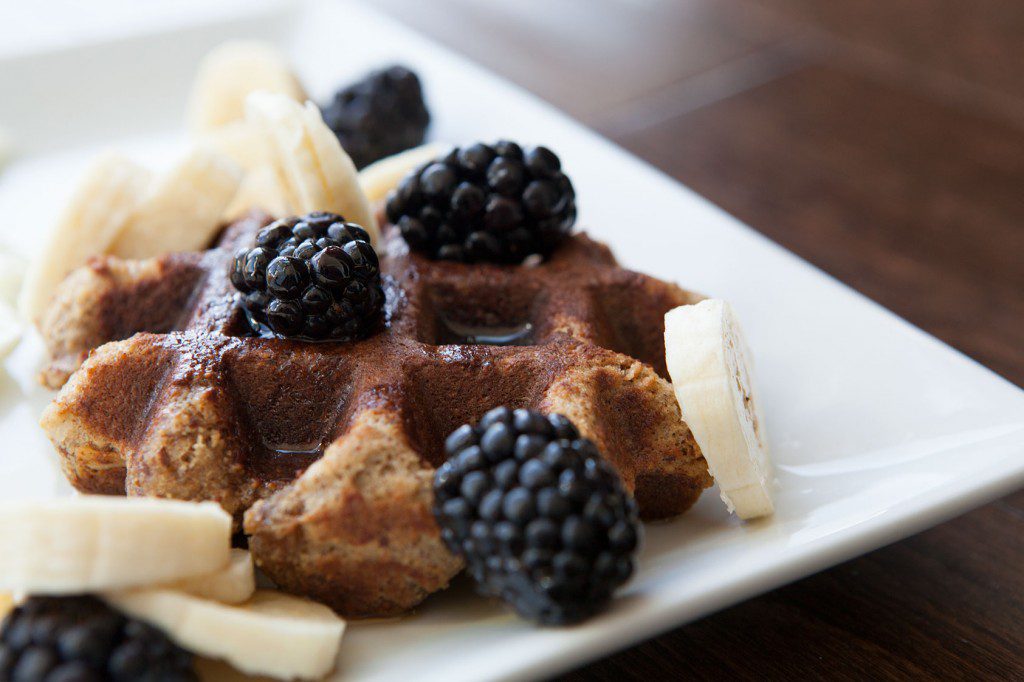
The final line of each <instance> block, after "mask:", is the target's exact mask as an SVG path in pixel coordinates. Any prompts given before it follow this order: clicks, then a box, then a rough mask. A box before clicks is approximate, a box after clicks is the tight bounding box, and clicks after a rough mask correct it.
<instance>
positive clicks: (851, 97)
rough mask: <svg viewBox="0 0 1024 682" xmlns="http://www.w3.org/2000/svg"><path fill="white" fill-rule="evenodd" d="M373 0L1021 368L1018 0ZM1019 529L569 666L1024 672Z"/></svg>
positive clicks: (822, 674)
mask: <svg viewBox="0 0 1024 682" xmlns="http://www.w3.org/2000/svg"><path fill="white" fill-rule="evenodd" d="M376 6H378V7H380V8H383V9H384V10H385V11H387V12H388V13H389V14H391V15H392V16H393V17H395V18H397V19H399V20H401V21H403V22H405V23H406V24H408V25H411V26H413V27H414V28H416V29H417V30H419V31H421V32H423V33H425V34H426V35H428V36H431V37H433V38H435V39H437V40H438V41H440V42H442V43H444V44H445V45H447V46H448V47H450V48H452V49H454V50H456V51H458V52H461V53H463V54H465V55H467V56H468V57H470V58H472V59H473V60H475V61H477V62H479V63H481V64H483V65H484V66H486V67H488V68H490V69H492V70H494V71H495V72H497V73H499V74H501V75H503V76H505V77H507V78H509V79H511V80H513V81H515V82H517V83H519V84H520V85H522V86H524V87H525V88H527V89H529V90H531V91H533V92H534V93H536V94H538V95H540V96H541V97H543V98H544V99H546V100H548V101H549V102H551V103H553V104H554V105H556V106H557V107H559V108H561V109H563V110H564V111H566V112H568V113H569V114H570V115H572V116H574V117H575V118H577V119H579V120H580V121H582V122H583V123H585V124H587V125H588V126H591V127H593V128H594V129H596V130H598V131H599V132H601V133H602V134H604V135H606V136H607V137H609V138H611V139H612V140H614V141H615V142H617V143H619V144H621V145H622V146H624V147H626V148H627V149H629V150H630V151H632V152H634V153H635V154H637V155H639V156H640V157H642V158H644V159H646V160H647V161H649V162H650V163H652V164H654V165H655V166H657V167H659V168H660V169H662V170H663V171H665V172H666V173H668V174H669V175H672V176H673V177H675V178H676V179H678V180H679V181H681V182H683V183H684V184H686V185H688V186H690V187H691V188H693V189H694V190H696V191H697V192H699V193H700V194H702V195H704V196H705V197H707V198H708V199H710V200H711V201H713V202H715V203H716V204H718V205H719V206H721V207H722V208H724V209H725V210H727V211H728V212H730V213H732V214H733V215H735V216H737V217H739V218H740V219H741V220H743V221H744V222H746V223H747V224H749V225H751V226H752V227H754V228H755V229H757V230H760V231H761V232H763V233H764V234H766V235H768V236H769V237H771V238H772V239H774V240H775V241H778V242H779V243H781V244H783V245H784V246H786V247H787V248H789V249H791V250H793V251H795V252H796V253H797V254H799V255H801V256H803V257H804V258H806V259H808V260H810V261H811V262H813V263H814V264H816V265H818V266H819V267H821V268H823V269H825V270H826V271H828V272H829V273H831V274H833V275H835V276H836V277H838V278H839V279H841V280H843V281H844V282H846V283H848V284H850V285H852V286H853V287H855V288H857V289H859V290H860V291H862V292H863V293H865V294H867V295H868V296H870V297H871V298H873V299H875V300H876V301H879V302H880V303H882V304H883V305H885V306H886V307H888V308H890V309H892V310H894V311H896V312H897V313H898V314H900V315H901V316H904V317H906V318H907V319H909V320H910V321H911V322H913V323H915V324H917V325H918V326H920V327H922V328H924V329H926V330H927V331H929V332H931V333H932V334H935V335H936V336H938V337H939V338H941V339H943V340H944V341H946V342H947V343H950V344H952V345H953V346H955V347H957V348H959V349H961V350H962V351H964V352H965V353H967V354H968V355H970V356H972V357H974V358H975V359H977V360H979V361H980V362H982V363H983V364H985V365H987V366H989V367H991V368H992V369H994V370H995V371H997V372H999V373H1000V374H1002V375H1003V376H1005V377H1007V378H1008V379H1010V380H1011V381H1013V382H1015V383H1017V384H1018V385H1021V384H1024V3H1022V2H1020V1H1019V0H974V1H972V2H963V1H960V0H900V1H899V2H891V1H887V0H828V1H824V2H821V1H816V0H516V1H515V2H494V1H493V0H433V1H432V2H429V3H427V2H420V1H419V0H378V1H377V3H376ZM879 388H880V390H884V387H879ZM1022 537H1024V493H1017V494H1016V495H1012V496H1010V497H1008V498H1006V499H1004V500H1002V501H999V502H996V503H994V504H991V505H989V506H987V507H985V508H982V509H980V510H978V511H975V512H973V513H971V514H968V515H967V516H965V517H962V518H960V519H957V520H955V521H952V522H950V523H947V524H945V525H943V526H940V527H938V528H936V529H933V530H931V531H928V532H926V533H923V534H921V535H918V536H916V537H914V538H911V539H909V540H906V541H904V542H901V543H898V544H896V545H894V546H892V547H889V548H886V549H883V550H879V551H877V552H874V553H872V554H869V555H867V556H865V557H862V558H860V559H857V560H854V561H851V562H849V563H847V564H844V565H842V566H839V567H837V568H835V569H833V570H831V571H827V572H825V573H823V574H820V575H818V576H815V577H812V578H809V579H807V580H804V581H801V582H799V583H796V584H794V585H791V586H789V587H786V588H783V589H781V590H778V591H776V592H774V593H771V594H768V595H766V596H764V597H761V598H758V599H755V600H752V601H750V602H747V603H745V604H742V605H740V606H737V607H735V608H733V609H730V610H727V611H725V612H723V613H720V614H717V615H714V616H711V617H709V618H706V619H704V620H702V621H699V622H697V623H694V624H692V625H689V626H686V627H683V628H680V629H678V630H676V631H675V632H672V633H670V634H668V635H666V636H663V637H660V638H658V639H655V640H652V641H650V642H648V643H646V644H643V645H641V646H639V647H635V648H633V649H631V650H629V651H627V652H625V653H623V654H620V655H618V656H615V657H613V658H611V659H608V660H605V661H602V662H600V663H596V664H594V665H592V666H589V667H587V668H585V669H584V670H582V671H579V672H577V673H574V674H572V675H569V676H568V677H567V679H581V680H582V679H607V680H618V679H639V678H646V679H664V675H665V674H666V671H668V670H675V671H678V673H679V675H680V678H681V679H682V678H687V679H688V678H693V679H722V678H723V677H729V678H732V679H780V678H785V679H800V678H804V679H806V678H812V679H821V678H834V679H865V678H871V679H907V678H931V679H1024V654H1022V652H1024V628H1022V626H1021V623H1022V622H1024V577H1022V575H1021V574H1022V572H1021V570H1020V569H1021V567H1022V566H1024V542H1022V541H1021V538H1022Z"/></svg>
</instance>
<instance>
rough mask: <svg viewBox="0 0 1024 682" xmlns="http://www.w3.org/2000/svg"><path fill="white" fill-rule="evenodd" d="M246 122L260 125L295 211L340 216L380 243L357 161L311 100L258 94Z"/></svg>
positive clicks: (251, 101)
mask: <svg viewBox="0 0 1024 682" xmlns="http://www.w3.org/2000/svg"><path fill="white" fill-rule="evenodd" d="M246 120H248V121H251V122H252V123H254V124H255V125H258V126H259V127H260V129H261V130H262V131H263V138H264V140H265V144H266V145H267V149H268V150H269V154H270V157H271V160H272V161H271V163H272V165H273V167H274V170H275V172H276V174H277V178H278V182H279V184H280V186H281V188H282V189H283V191H284V196H285V197H287V200H288V204H289V207H290V208H291V212H292V213H295V214H301V213H310V212H313V211H330V212H332V213H338V214H340V215H342V216H344V217H345V219H346V220H349V221H352V222H354V223H358V224H360V225H362V226H363V227H364V228H366V231H367V232H369V233H370V237H371V239H372V240H373V242H374V244H375V245H376V244H377V242H378V240H379V236H380V231H379V230H378V228H377V220H376V218H375V217H374V214H373V209H372V208H371V206H370V202H369V200H368V199H367V197H366V194H364V193H363V189H362V187H360V185H359V175H358V173H357V172H356V167H355V165H354V164H353V163H352V159H350V158H349V156H348V154H346V153H345V151H344V150H343V149H342V148H341V143H339V142H338V138H337V137H335V135H334V133H333V132H332V131H331V129H330V128H328V127H327V124H326V123H324V120H323V118H322V117H321V116H320V110H319V109H317V108H316V105H314V104H313V103H312V102H307V103H306V105H305V106H303V105H301V104H299V103H297V102H295V101H294V100H292V99H290V98H288V97H286V96H284V95H280V94H273V93H268V92H254V93H253V94H251V95H249V97H248V99H247V100H246Z"/></svg>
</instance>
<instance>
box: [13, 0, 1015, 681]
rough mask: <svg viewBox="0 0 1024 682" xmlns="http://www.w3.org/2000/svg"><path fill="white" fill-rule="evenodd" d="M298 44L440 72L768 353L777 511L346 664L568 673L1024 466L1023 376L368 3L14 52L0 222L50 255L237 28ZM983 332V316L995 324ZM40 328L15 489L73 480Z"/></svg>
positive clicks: (430, 610)
mask: <svg viewBox="0 0 1024 682" xmlns="http://www.w3.org/2000/svg"><path fill="white" fill-rule="evenodd" d="M243 35H245V36H253V35H255V36H258V37H267V38H271V39H274V40H276V41H277V42H279V43H280V44H281V45H282V46H284V47H285V48H286V49H287V50H288V52H289V53H290V55H291V56H292V58H293V59H294V61H295V64H296V66H297V67H298V69H299V72H300V73H301V74H302V76H303V79H304V80H305V81H306V83H307V85H308V86H309V88H310V90H311V92H312V93H313V94H314V95H316V96H317V97H319V98H320V99H323V98H325V97H326V96H327V95H328V94H329V93H330V92H331V91H332V89H333V88H334V87H335V86H336V85H337V84H339V83H341V82H343V81H345V80H346V79H349V78H351V77H353V76H356V75H359V74H361V73H362V72H364V71H365V70H366V69H368V68H370V67H372V66H377V65H381V64H384V63H388V62H391V61H394V60H400V61H403V62H405V63H408V64H410V65H412V66H413V67H415V68H416V69H417V70H419V71H420V73H421V75H422V77H423V80H424V82H425V85H426V88H427V91H428V97H429V100H430V105H431V108H432V111H433V112H434V116H435V120H434V124H433V127H432V129H431V135H432V137H433V138H435V139H440V140H448V141H452V142H457V143H458V142H468V141H475V140H477V139H484V140H488V139H495V138H498V137H510V138H513V139H520V140H523V141H528V142H536V143H544V144H547V145H549V146H551V147H552V148H553V149H555V150H556V151H557V152H558V153H559V154H560V155H561V157H562V159H563V164H564V166H565V167H566V168H567V170H568V171H569V173H570V174H571V176H572V177H573V180H574V182H575V184H576V186H577V188H578V195H579V205H580V206H581V221H580V222H581V226H582V227H583V228H584V229H587V230H588V231H590V232H591V233H592V234H593V235H594V236H596V237H597V238H599V239H602V240H606V241H608V242H609V243H610V244H611V245H612V246H613V247H614V248H615V250H616V253H617V254H618V255H619V257H620V258H621V260H622V261H623V262H624V263H625V264H626V265H628V266H630V267H633V268H635V269H638V270H642V271H644V272H648V273H651V274H653V275H656V276H658V277H662V278H667V279H672V280H676V281H678V282H680V283H681V284H682V285H683V286H686V287H688V288H693V289H697V290H700V291H703V292H707V293H710V294H713V295H715V296H718V297H723V298H727V299H730V300H731V301H733V303H734V304H735V307H736V309H737V311H738V313H739V315H740V318H741V319H742V320H743V322H744V326H745V327H746V331H747V333H748V335H749V337H750V343H751V346H752V348H753V350H754V353H755V355H756V358H757V362H758V374H759V376H758V379H759V385H760V388H761V392H762V397H763V399H764V402H765V407H766V412H767V425H768V431H769V436H770V442H771V447H772V450H773V452H774V459H775V462H776V464H777V469H778V491H777V508H778V511H777V513H776V514H775V516H774V517H773V518H771V519H769V520H766V521H761V522H758V523H753V524H746V525H744V524H741V523H739V522H738V521H737V520H736V519H734V518H730V516H729V515H728V514H727V513H726V511H725V508H724V506H723V505H722V503H721V502H720V501H719V499H718V495H717V494H716V491H708V492H707V493H705V495H704V496H703V498H702V499H701V500H700V502H699V503H698V504H697V505H696V507H695V508H694V509H693V510H692V511H690V512H689V513H688V514H686V515H685V516H684V517H682V518H680V519H678V520H675V521H672V522H669V523H663V524H660V525H655V526H652V527H649V528H648V533H647V542H646V546H645V548H644V551H643V554H642V557H641V562H640V566H641V568H640V572H639V574H638V575H637V577H636V578H635V579H634V580H633V581H632V582H631V583H630V584H629V586H628V589H626V590H624V592H623V593H622V595H621V597H620V598H619V599H618V600H617V601H616V602H615V604H614V608H612V609H611V611H609V612H608V613H606V614H605V615H603V616H601V617H599V618H596V619H595V620H593V621H591V622H589V623H587V624H585V625H583V626H580V627H575V628H571V629H562V630H557V629H538V628H534V627H531V626H529V625H527V624H524V623H523V622H521V621H518V620H516V619H515V618H514V617H511V616H510V615H508V614H507V613H506V612H504V611H502V610H500V609H498V608H495V607H494V606H492V605H490V604H488V603H487V602H484V601H483V600H479V599H476V598H474V597H473V596H472V595H471V589H470V587H469V586H468V585H466V584H465V583H464V582H460V583H458V584H457V585H456V587H454V588H453V589H451V590H449V591H447V592H446V593H442V594H438V595H436V596H434V597H431V598H430V599H428V600H427V602H426V603H425V604H424V605H423V606H422V608H420V609H419V610H418V612H417V613H415V614H414V615H411V616H409V617H406V618H404V619H401V620H397V621H390V622H377V623H355V624H353V625H352V626H351V629H350V631H349V633H348V635H347V637H346V639H345V641H344V643H343V645H342V655H341V659H340V667H339V674H338V675H339V678H345V679H362V680H369V679H374V680H380V679H417V680H426V679H438V680H440V679H444V680H448V681H452V680H461V679H467V680H483V679H498V678H524V677H535V676H541V675H547V674H551V673H554V672H557V671H559V670H562V669H565V668H567V667H570V666H572V665H574V664H578V663H580V662H582V661H584V660H586V659H591V658H596V657H599V656H602V655H605V654H608V653H610V652H612V651H613V650H615V649H618V648H622V647H625V646H627V645H629V644H631V643H633V642H636V641H637V640H640V639H642V638H644V637H648V636H650V635H653V634H655V633H657V632H659V631H661V630H664V629H667V628H669V627H672V626H674V625H678V624H680V623H683V622H684V621H687V620H692V619H694V618H697V617H699V616H702V615H704V614H707V613H709V612H711V611H714V610H716V609H720V608H723V607H725V606H727V605H729V604H732V603H734V602H737V601H739V600H742V599H744V598H747V597H750V596H752V595H755V594H758V593H760V592H763V591H766V590H769V589H772V588H774V587H776V586H778V585H781V584H783V583H785V582H787V581H790V580H794V579H796V578H799V577H801V576H804V575H807V574H809V573H812V572H814V571H817V570H820V569H822V568H825V567H827V566H829V565H832V564H835V563H837V562H840V561H843V560H845V559H848V558H850V557H853V556H855V555H857V554H860V553H862V552H866V551H868V550H870V549H873V548H876V547H878V546H880V545H883V544H885V543H887V542H891V541H894V540H897V539H899V538H902V537H904V536H906V535H909V534H911V533H914V532H916V531H919V530H921V529H923V528H925V527H927V526H929V525H932V524H935V523H938V522H939V521H942V520H944V519H946V518H949V517H951V516H953V515H955V514H958V513H961V512H963V511H965V510H967V509H969V508H970V507H973V506H976V505H978V504H981V503H983V502H985V501H987V500H990V499H992V498H995V497H997V496H999V495H1002V494H1004V493H1007V492H1009V491H1011V490H1013V489H1015V488H1017V487H1018V486H1020V485H1021V483H1022V481H1024V392H1022V391H1020V390H1019V389H1018V388H1016V387H1014V386H1012V385H1011V384H1009V383H1007V382H1006V381H1004V380H1003V379H1001V378H1000V377H998V376H996V375H995V374H993V373H991V372H990V371H988V370H987V369H985V368H983V367H981V366H979V365H977V364H976V363H974V362H972V361H971V360H969V359H967V358H965V357H964V356H962V355H961V354H959V353H958V352H956V351H954V350H952V349H950V348H948V347H947V346H944V345H943V344H941V343H939V342H938V341H936V340H935V339H933V338H931V337H929V336H927V335H926V334H924V333H922V332H921V331H919V330H917V329H915V328H914V327H912V326H911V325H909V324H907V323H906V322H904V321H902V320H901V319H899V318H897V317H895V316H894V315H892V314H891V313H889V312H887V311H885V310H883V309H881V308H880V307H878V306H877V305H875V304H873V303H872V302H870V301H868V300H866V299H864V298H863V297H861V296H859V295H857V294H856V293H854V292H852V291H850V290H849V289H847V288H846V287H844V286H843V285H842V284H839V283H838V282H836V281H834V280H833V279H831V278H829V277H828V276H826V275H824V274H822V273H821V272H819V271H818V270H816V269H815V268H813V267H811V266H810V265H808V264H806V263H804V262H803V261H801V260H799V259H798V258H796V257H795V256H793V255H791V254H789V253H788V252H786V251H784V250H783V249H781V248H780V247H778V246H776V245H775V244H773V243H771V242H770V241H768V240H767V239H765V238H763V237H761V236H759V235H758V234H757V233H755V232H754V231H752V230H751V229H749V228H747V227H745V226H744V225H742V224H740V223H738V222H737V221H736V220H734V219H733V218H731V217H729V216H728V215H726V214H725V213H723V212H722V211H720V210H719V209H717V208H715V207H714V206H712V205H711V204H709V203H708V202H706V201H705V200H703V199H701V198H700V197H698V196H696V195H695V194H693V193H692V192H690V191H689V190H687V189H686V188H684V187H681V186H680V185H678V184H677V183H675V182H673V181H672V180H671V179H669V178H667V177H665V176H664V175H662V174H661V173H659V172H658V171H656V170H654V169H652V168H651V167H650V166H647V165H646V164H644V163H642V162H641V161H639V160H637V159H635V158H633V157H632V156H630V155H629V154H627V153H625V152H623V151H622V150H620V149H618V148H616V147H615V146H613V145H612V144H610V143H609V142H607V141H605V140H603V139H601V138H600V137H598V136H597V135H595V134H593V133H591V132H590V131H588V130H586V129H584V128H582V127H581V126H579V125H578V124H576V123H574V122H572V121H571V120H569V119H567V118H566V117H565V116H563V115H561V114H560V113H558V112H557V111H555V110H553V109H552V108H551V107H549V106H547V105H545V104H543V103H541V102H539V101H538V100H536V99H535V98H533V97H531V96H530V95H528V94H526V93H524V92H523V91H521V90H519V89H517V88H515V87H513V86H511V85H509V84H508V83H505V82H503V81H501V80H499V79H497V78H495V77H494V76H492V75H490V74H488V73H485V72H484V71H482V70H480V69H478V68H476V67H474V66H472V65H470V64H467V63H466V62H465V61H463V60H461V59H460V58H458V57H455V56H453V55H452V54H450V53H448V52H446V51H445V50H443V49H442V48H440V47H438V46H437V45H435V44H432V43H430V42H428V41H426V40H424V39H422V38H420V37H417V36H416V35H414V34H413V33H411V32H410V31H408V30H407V29H404V28H402V27H401V26H399V25H397V24H395V23H394V22H392V21H390V20H387V19H385V18H382V17H381V16H379V15H377V14H375V13H373V12H372V11H370V10H367V9H365V8H363V7H361V6H358V5H352V4H349V3H335V4H327V3H325V4H319V3H311V4H303V5H297V6H291V5H289V4H287V3H277V4H274V3H262V5H261V6H260V9H259V12H258V13H256V14H253V15H250V16H247V17H246V18H245V19H244V20H238V19H237V18H236V19H233V20H230V21H229V20H224V19H223V18H221V19H218V20H217V21H216V22H213V23H206V24H201V25H198V24H197V25H194V26H191V27H188V26H186V27H176V28H175V30H174V31H173V32H168V33H164V34H156V33H154V34H150V35H147V36H145V37H143V38H122V39H118V40H114V41H105V42H103V43H100V44H96V45H93V46H84V47H78V48H65V49H62V50H60V51H56V52H49V53H46V54H42V55H34V56H25V57H20V58H8V59H6V60H3V61H0V92H3V93H4V98H3V102H0V124H6V125H8V126H11V127H12V128H13V129H14V132H15V134H16V139H17V140H18V142H19V144H20V145H21V147H22V150H23V152H24V153H23V155H22V156H21V157H20V158H19V159H18V160H17V161H15V162H14V163H13V164H12V165H11V166H10V167H9V168H8V169H7V170H6V171H5V172H4V173H3V174H0V215H2V216H3V217H4V221H3V224H2V226H0V238H6V239H8V240H10V241H11V243H12V244H13V245H14V247H15V248H17V249H19V250H22V251H24V252H26V253H28V252H29V251H30V250H31V248H32V246H33V244H34V240H32V239H27V238H26V235H31V234H32V233H35V232H37V231H39V230H42V229H46V227H47V226H48V225H49V224H51V223H52V218H53V215H54V213H55V212H56V210H57V209H58V208H59V206H60V205H61V203H62V201H63V198H64V197H65V196H66V195H67V193H68V192H69V191H70V188H71V186H72V184H73V182H74V181H75V178H76V177H77V173H78V171H79V169H80V168H81V167H82V164H83V163H84V161H85V160H87V159H88V158H89V157H91V156H92V154H94V153H95V151H96V150H97V148H98V147H101V146H109V145H115V144H116V145H117V146H118V147H121V148H122V149H126V150H128V151H130V152H132V153H134V154H135V155H136V156H138V157H139V159H140V160H143V161H145V162H147V163H150V164H153V165H159V164H162V163H165V162H166V161H167V159H169V158H171V157H172V156H173V155H174V154H175V153H176V152H180V151H181V150H182V149H183V144H184V140H183V134H182V132H181V129H180V125H179V121H180V120H181V114H182V110H183V107H184V102H185V96H186V92H187V88H188V84H189V80H190V77H191V74H192V72H193V70H194V68H195V64H196V61H197V59H198V58H199V56H200V55H201V54H202V53H203V52H205V50H206V49H208V48H209V47H211V46H212V45H214V44H216V43H217V42H220V41H221V40H223V39H226V38H229V37H238V36H243ZM980 333H984V330H980ZM41 359H42V351H41V348H40V345H39V341H38V339H37V338H35V337H34V336H31V335H30V337H29V338H28V339H27V340H26V341H25V342H24V343H22V345H21V346H20V347H19V348H18V350H17V351H16V352H15V354H14V355H13V356H11V357H10V358H9V359H8V360H7V361H6V369H7V372H5V373H3V374H2V375H0V441H2V442H3V443H4V447H3V449H2V451H0V498H13V497H29V496H40V495H57V494H66V493H67V492H68V487H67V485H66V484H65V483H64V482H63V481H62V480H61V477H60V474H59V472H58V470H57V469H56V463H55V457H54V455H53V452H52V448H51V447H50V445H49V443H48V442H47V440H46V439H45V437H44V436H43V434H42V432H41V430H40V429H39V428H38V426H37V425H36V420H37V418H38V415H39V413H40V412H41V410H42V408H43V406H44V405H45V404H46V402H47V401H48V399H49V397H50V394H49V393H47V392H46V391H44V390H42V389H41V388H39V387H38V386H37V384H36V383H35V378H34V376H35V373H36V371H37V369H38V367H39V366H40V363H41Z"/></svg>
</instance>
